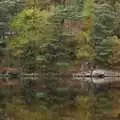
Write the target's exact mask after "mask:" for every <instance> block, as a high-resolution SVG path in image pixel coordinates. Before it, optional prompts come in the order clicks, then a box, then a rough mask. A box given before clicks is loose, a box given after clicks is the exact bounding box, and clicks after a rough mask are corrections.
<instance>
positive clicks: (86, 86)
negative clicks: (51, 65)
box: [0, 77, 120, 120]
mask: <svg viewBox="0 0 120 120" xmlns="http://www.w3.org/2000/svg"><path fill="white" fill-rule="evenodd" d="M29 80H30V79H29ZM20 81H21V80H18V79H10V80H9V79H1V80H0V91H1V93H0V95H2V96H0V97H2V98H3V99H1V101H0V102H1V103H2V106H0V107H2V108H3V109H4V110H5V109H6V108H5V107H6V106H5V104H6V103H12V102H13V99H14V98H15V99H16V96H17V97H19V96H20V92H21V91H20V90H21V88H20V86H22V84H23V82H20ZM68 81H69V83H70V84H74V85H76V84H75V83H77V85H79V87H78V86H77V89H79V91H81V92H82V91H84V92H83V93H82V96H87V97H88V98H90V99H91V98H92V99H91V101H90V102H91V105H90V107H91V109H90V113H91V115H92V118H91V119H87V120H120V119H119V116H120V78H119V77H105V78H89V77H87V78H83V77H81V78H80V79H79V80H68ZM70 81H71V82H70ZM65 83H66V82H65ZM69 83H68V82H67V85H68V84H69ZM62 84H64V83H62ZM74 88H76V86H74ZM2 91H4V92H3V93H4V94H3V93H2ZM86 93H87V94H86ZM76 96H81V94H80V93H78V94H77V95H76ZM80 99H81V97H80ZM74 102H75V101H74ZM74 104H75V103H74ZM80 104H83V103H80ZM86 105H87V104H86ZM81 109H82V108H81ZM61 111H64V110H61ZM69 111H72V112H73V113H74V114H78V113H77V111H76V110H69ZM67 113H68V111H65V112H64V114H67ZM71 114H72V113H71ZM52 117H54V114H53V116H52ZM61 120H63V119H61ZM64 120H67V119H64ZM73 120H79V119H78V118H74V119H73Z"/></svg>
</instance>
